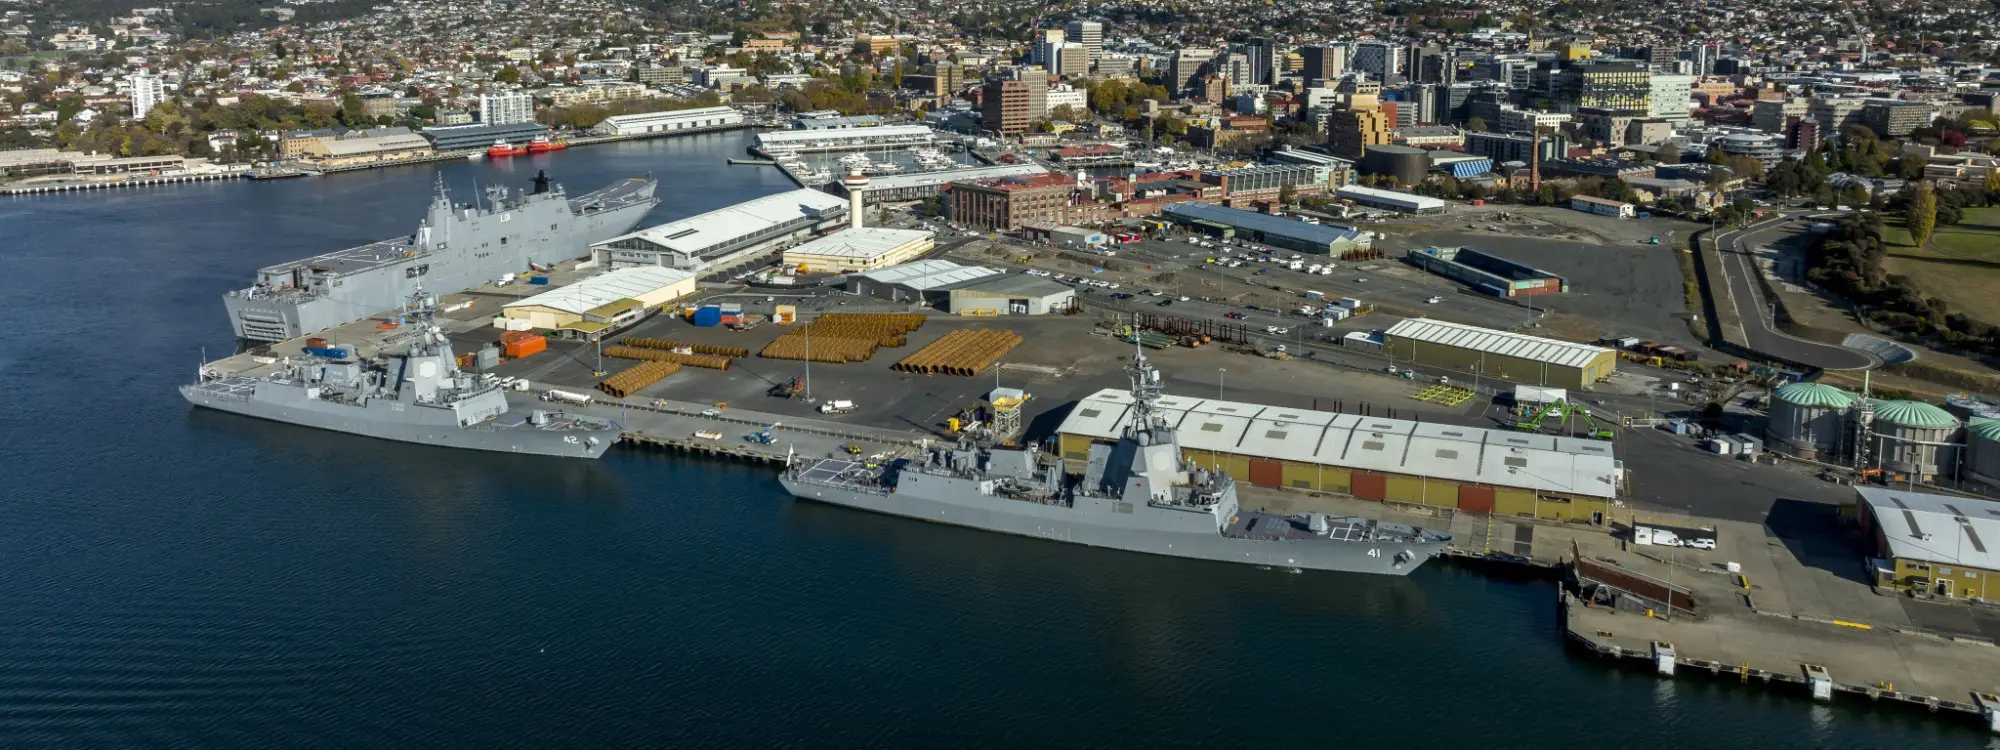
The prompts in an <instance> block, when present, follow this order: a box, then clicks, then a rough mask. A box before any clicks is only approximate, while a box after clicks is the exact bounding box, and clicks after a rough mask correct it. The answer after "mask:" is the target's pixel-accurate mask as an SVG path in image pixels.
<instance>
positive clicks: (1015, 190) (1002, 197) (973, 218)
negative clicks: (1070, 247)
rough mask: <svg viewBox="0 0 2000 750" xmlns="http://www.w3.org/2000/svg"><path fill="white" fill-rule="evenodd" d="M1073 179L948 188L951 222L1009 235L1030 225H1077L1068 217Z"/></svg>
mask: <svg viewBox="0 0 2000 750" xmlns="http://www.w3.org/2000/svg"><path fill="white" fill-rule="evenodd" d="M1075 190H1076V178H1074V177H1070V176H1068V175H1061V174H1042V175H1024V176H1020V177H1003V178H999V179H987V180H967V181H962V182H954V183H952V184H951V191H950V193H951V217H952V221H955V222H958V223H960V224H963V225H965V226H968V227H975V228H978V229H981V230H990V231H1003V232H1011V231H1014V230H1016V229H1020V228H1021V225H1022V224H1024V223H1027V222H1031V221H1042V222H1050V223H1054V224H1071V223H1078V222H1076V221H1072V220H1071V217H1070V215H1069V206H1070V194H1071V193H1072V192H1074V191H1075Z"/></svg>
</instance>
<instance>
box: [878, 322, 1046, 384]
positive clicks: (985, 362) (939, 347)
mask: <svg viewBox="0 0 2000 750" xmlns="http://www.w3.org/2000/svg"><path fill="white" fill-rule="evenodd" d="M1020 345H1021V335H1020V334H1017V333H1015V332H1013V331H996V330H993V329H989V328H980V329H977V330H971V331H952V332H951V333H949V334H946V335H945V337H944V338H941V339H938V340H936V341H933V342H931V345H930V346H926V347H924V348H922V349H918V350H917V353H915V354H912V355H910V356H908V357H905V358H904V359H903V361H901V362H897V363H896V364H895V365H894V366H892V367H891V368H890V369H894V370H898V371H901V372H914V373H918V374H922V375H960V376H967V377H969V376H972V375H977V374H979V372H980V371H981V370H985V369H986V368H988V367H991V366H992V365H993V363H994V362H998V361H1000V358H1001V357H1002V356H1004V355H1006V354H1007V352H1009V351H1011V350H1013V348H1014V347H1016V346H1020Z"/></svg>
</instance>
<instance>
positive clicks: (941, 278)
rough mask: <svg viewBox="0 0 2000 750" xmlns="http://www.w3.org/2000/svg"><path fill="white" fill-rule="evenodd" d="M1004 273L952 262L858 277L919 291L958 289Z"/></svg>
mask: <svg viewBox="0 0 2000 750" xmlns="http://www.w3.org/2000/svg"><path fill="white" fill-rule="evenodd" d="M1000 274H1001V272H1000V271H999V270H996V269H992V268H987V267H985V266H961V265H959V264H957V263H953V262H951V261H948V260H920V261H917V262H915V263H904V264H902V265H899V266H890V267H888V268H878V269H875V270H873V271H863V272H861V273H857V274H854V275H856V276H860V277H862V278H864V279H868V280H869V281H873V282H875V283H877V284H901V285H903V286H906V287H909V288H911V289H916V290H919V291H922V290H928V289H941V288H944V287H950V286H957V285H959V284H963V283H965V282H968V281H972V280H974V279H983V278H986V277H988V276H997V275H1000Z"/></svg>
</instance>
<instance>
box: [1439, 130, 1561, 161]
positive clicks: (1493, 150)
mask: <svg viewBox="0 0 2000 750" xmlns="http://www.w3.org/2000/svg"><path fill="white" fill-rule="evenodd" d="M1538 147H1539V148H1540V149H1541V152H1542V159H1543V160H1544V161H1546V160H1549V159H1556V158H1561V157H1562V155H1563V154H1564V153H1565V152H1567V151H1569V139H1568V138H1565V137H1563V136H1561V135H1559V134H1550V135H1545V136H1542V138H1541V141H1540V145H1539V146H1537V143H1536V140H1535V137H1534V136H1533V135H1530V134H1527V133H1485V132H1478V131H1474V132H1470V133H1466V134H1465V152H1466V153H1468V154H1478V155H1480V156H1485V157H1487V158H1490V159H1492V160H1493V163H1495V164H1501V163H1505V162H1510V161H1518V162H1521V163H1523V164H1526V163H1529V162H1532V161H1534V153H1535V149H1536V148H1538Z"/></svg>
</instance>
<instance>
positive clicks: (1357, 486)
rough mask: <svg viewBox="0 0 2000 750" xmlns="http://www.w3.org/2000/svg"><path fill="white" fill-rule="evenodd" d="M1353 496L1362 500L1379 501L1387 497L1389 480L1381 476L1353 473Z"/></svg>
mask: <svg viewBox="0 0 2000 750" xmlns="http://www.w3.org/2000/svg"><path fill="white" fill-rule="evenodd" d="M1354 496H1355V497H1358V498H1361V499H1363V500H1381V499H1383V498H1386V497H1388V496H1389V478H1388V477H1386V476H1383V475H1381V474H1370V473H1367V472H1362V471H1357V472H1354Z"/></svg>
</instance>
